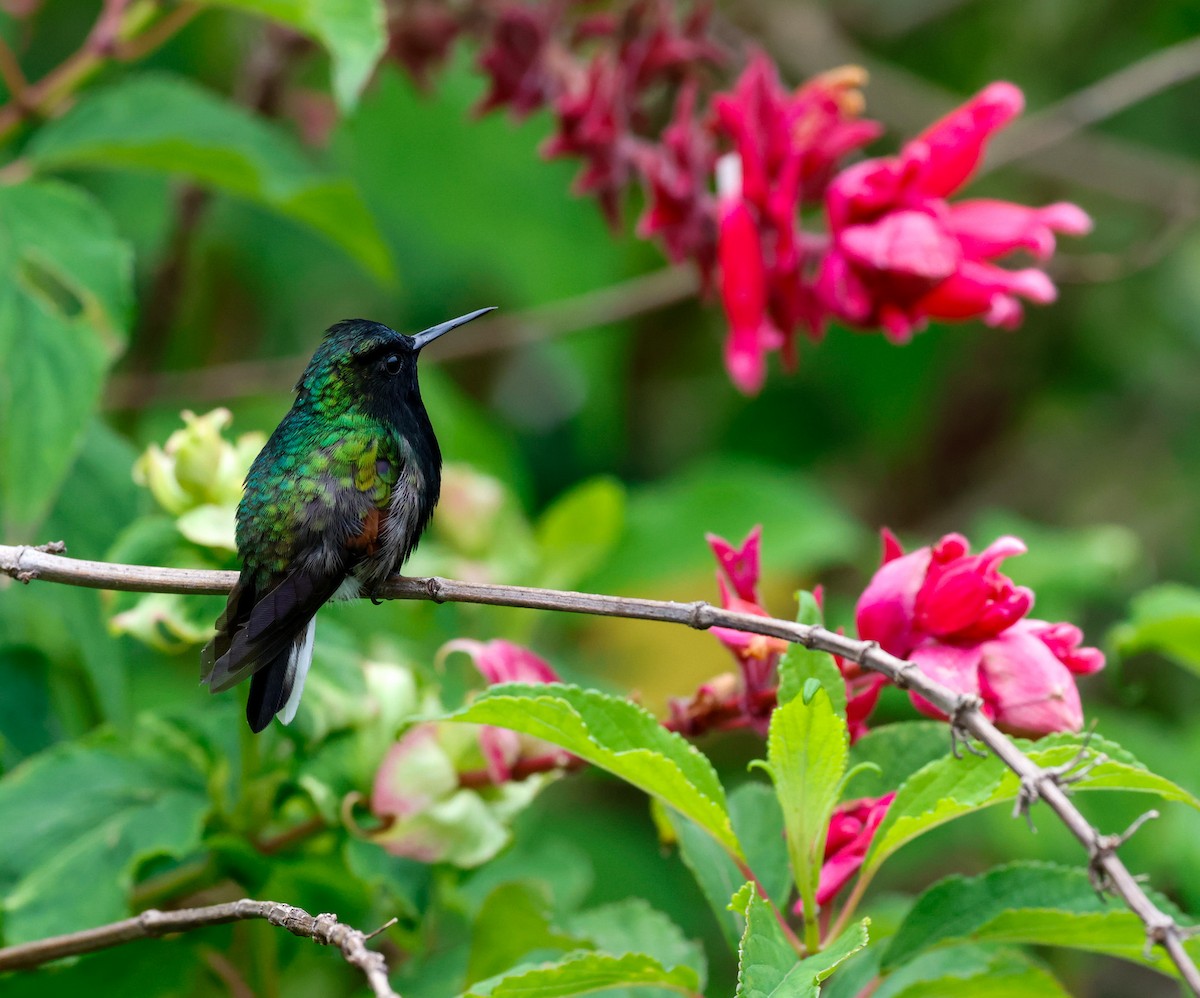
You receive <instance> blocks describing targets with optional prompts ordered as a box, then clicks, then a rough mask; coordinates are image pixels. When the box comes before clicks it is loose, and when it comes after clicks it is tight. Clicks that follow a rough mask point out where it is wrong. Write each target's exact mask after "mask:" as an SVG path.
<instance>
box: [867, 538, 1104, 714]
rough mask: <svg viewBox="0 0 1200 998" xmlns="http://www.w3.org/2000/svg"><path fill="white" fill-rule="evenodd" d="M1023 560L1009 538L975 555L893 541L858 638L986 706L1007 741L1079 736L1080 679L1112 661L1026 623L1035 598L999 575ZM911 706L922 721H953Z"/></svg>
mask: <svg viewBox="0 0 1200 998" xmlns="http://www.w3.org/2000/svg"><path fill="white" fill-rule="evenodd" d="M1024 551H1025V545H1024V544H1023V543H1022V542H1021V541H1020V540H1018V539H1017V538H1015V537H1001V538H1000V539H999V540H997V541H995V542H994V543H993V544H991V545H990V546H989V547H987V548H986V549H985V550H984V551H982V552H980V553H979V554H976V555H972V554H971V553H970V547H969V545H968V544H967V541H966V539H965V538H963V537H962V536H960V535H958V534H948V535H946V536H945V537H943V538H942V540H941V541H940V542H939V543H938V544H936V545H933V546H932V547H923V548H918V549H917V550H916V551H913V552H911V553H909V554H904V553H903V552H902V550H901V549H900V548H899V545H898V544H897V542H896V541H895V538H894V537H892V536H891V535H890V534H885V560H884V564H883V565H882V566H881V567H880V568H879V570H878V571H877V572H876V573H875V575H874V577H873V578H872V579H871V582H870V583H869V584H868V586H867V588H866V590H864V592H863V594H862V596H861V597H860V598H859V601H858V606H857V608H856V621H857V626H858V633H859V637H861V638H863V639H865V640H869V641H878V642H879V644H880V646H881V647H882V648H883V649H884V650H885V651H887V652H890V653H891V654H893V655H897V656H899V657H901V658H907V659H910V660H911V661H913V662H915V663H916V664H917V665H918V666H919V667H920V668H921V669H922V670H923V671H924V672H925V673H926V674H927V675H929V676H930V678H932V679H934V680H936V681H938V682H940V683H942V684H943V685H945V686H948V687H949V688H950V689H952V690H954V691H955V692H957V693H961V694H969V695H974V696H978V697H980V698H981V700H982V701H983V708H982V709H983V711H984V713H985V714H986V715H987V716H988V717H989V718H991V719H992V720H993V721H995V722H996V724H997V726H999V727H1001V728H1002V729H1003V730H1005V731H1008V732H1010V733H1012V734H1017V735H1027V736H1030V737H1038V736H1040V735H1045V734H1049V733H1050V732H1052V731H1078V730H1079V729H1080V727H1081V726H1082V723H1083V710H1082V706H1081V704H1080V701H1079V692H1078V690H1077V689H1076V687H1075V681H1074V678H1073V673H1075V674H1086V673H1090V672H1095V671H1097V670H1099V669H1101V668H1103V667H1104V656H1103V654H1102V653H1101V652H1100V651H1099V650H1097V649H1095V648H1085V647H1081V644H1082V641H1083V635H1082V633H1081V632H1080V630H1079V629H1078V628H1077V627H1074V626H1073V625H1071V624H1066V623H1060V624H1051V623H1047V622H1046V621H1040V620H1032V619H1029V618H1026V616H1025V615H1026V614H1027V613H1028V612H1029V610H1030V609H1031V607H1032V606H1033V593H1032V592H1030V591H1029V590H1028V589H1026V588H1024V587H1022V586H1017V585H1014V584H1013V582H1012V580H1011V579H1009V578H1008V577H1007V576H1005V575H1003V574H1002V573H1001V572H1000V571H999V567H998V566H999V563H1000V562H1001V561H1002V560H1003V559H1004V558H1007V557H1010V556H1011V555H1015V554H1021V553H1023V552H1024ZM910 696H911V698H912V701H913V703H914V704H915V705H916V707H917V708H918V709H919V710H920V711H922V712H923V713H925V714H927V715H929V716H931V717H939V718H940V717H944V716H945V715H944V714H943V713H942V712H941V711H939V710H938V709H937V708H936V707H934V706H933V705H932V704H931V703H929V702H928V701H927V700H925V699H924V698H922V697H920V696H919V695H917V694H915V693H911V694H910Z"/></svg>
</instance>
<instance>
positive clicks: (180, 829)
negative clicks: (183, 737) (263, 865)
mask: <svg viewBox="0 0 1200 998" xmlns="http://www.w3.org/2000/svg"><path fill="white" fill-rule="evenodd" d="M82 788H86V792H81V789H82ZM208 809H209V801H208V796H207V794H206V793H205V791H204V787H203V784H202V783H201V780H200V777H199V775H198V774H194V773H191V772H190V771H188V770H185V769H183V768H182V767H175V766H171V765H169V764H167V763H165V762H163V761H161V760H159V759H157V758H148V757H142V756H138V755H135V754H133V753H132V752H131V751H129V750H128V749H127V748H125V747H124V746H122V745H120V744H118V743H116V742H115V740H112V739H97V740H95V741H94V742H93V743H91V744H81V743H78V742H72V743H67V744H63V745H59V746H56V747H55V748H52V749H49V750H48V751H46V752H43V753H42V754H41V755H38V756H35V757H34V758H33V759H30V760H29V761H27V762H25V763H23V764H22V765H20V766H18V767H17V768H16V769H14V770H13V771H12V772H11V773H9V774H8V775H7V776H5V777H4V778H3V779H2V780H0V814H4V815H16V816H20V817H19V819H18V820H12V821H6V822H5V827H4V840H5V841H4V849H3V850H0V897H3V902H2V907H0V911H2V912H3V920H2V921H3V929H4V938H5V941H6V942H7V943H9V944H14V943H20V942H26V941H28V940H31V939H40V938H42V937H45V936H51V935H56V934H58V933H62V932H68V931H73V930H77V929H83V928H89V927H91V926H94V925H99V924H102V923H104V922H110V921H115V920H116V919H119V918H122V917H123V916H125V915H126V914H128V909H127V905H126V895H127V893H128V891H129V889H130V887H131V886H132V882H133V875H134V873H135V872H136V870H137V868H138V866H139V865H140V864H141V863H142V862H144V861H145V860H147V859H149V858H150V857H152V856H159V855H171V856H178V855H182V854H185V853H187V852H189V851H190V850H192V849H194V848H196V846H197V845H198V844H199V842H200V833H201V829H202V826H203V821H204V817H205V815H206V814H207V812H208ZM81 884H87V885H88V888H87V890H86V891H83V890H80V885H81Z"/></svg>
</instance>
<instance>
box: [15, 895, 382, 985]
mask: <svg viewBox="0 0 1200 998" xmlns="http://www.w3.org/2000/svg"><path fill="white" fill-rule="evenodd" d="M251 918H265V919H266V920H267V921H268V922H270V923H271V924H272V925H277V926H279V927H280V928H283V929H287V930H288V932H290V933H291V934H292V935H294V936H302V937H304V938H306V939H311V940H312V941H313V942H315V943H317V944H319V945H321V946H336V947H337V948H338V949H340V950H341V951H342V956H343V957H345V958H346V962H347V963H349V964H352V965H353V966H355V967H357V968H358V969H359V970H361V971H362V972H363V974H364V975H365V976H366V978H367V983H368V984H369V985H370V986H371V991H372V993H373V994H375V996H376V998H400V996H399V995H398V994H397V993H396V992H395V991H393V990H392V986H391V984H389V983H388V969H387V963H386V962H385V961H384V959H383V954H381V953H378V952H376V951H375V950H373V949H369V948H368V947H367V940H368V939H369V938H370V936H368V935H367V934H366V933H365V932H360V931H359V930H358V929H352V928H351V927H350V926H348V925H343V924H342V923H341V922H339V921H338V920H337V916H336V915H328V914H327V915H317V916H315V917H314V916H312V915H310V914H309V913H308V912H306V911H304V910H303V909H301V908H295V907H293V906H292V905H290V904H282V903H280V902H279V901H251V900H250V899H249V898H243V899H242V900H241V901H230V902H228V903H227V904H212V905H208V906H206V907H204V908H180V909H179V910H178V911H156V910H154V909H151V910H150V911H143V912H142V913H141V914H140V915H137V916H135V917H134V918H127V919H125V920H124V921H121V922H113V923H112V924H110V925H102V926H100V927H99V928H95V929H85V930H84V931H82V932H70V933H67V934H66V935H63V936H54V937H53V938H51V939H39V940H37V941H36V942H32V943H22V944H21V945H19V946H9V947H8V948H6V949H0V971H5V970H30V969H32V968H34V967H40V966H41V965H42V964H44V963H49V962H50V961H51V960H61V959H62V958H63V957H67V956H78V955H80V954H81V953H93V952H95V951H96V950H99V949H107V948H108V947H110V946H119V945H120V944H121V943H128V942H133V941H134V940H135V939H153V938H157V937H159V936H166V935H171V934H172V933H175V932H190V931H192V930H193V929H202V928H204V927H206V926H209V925H225V924H226V923H228V922H241V921H245V920H247V919H251Z"/></svg>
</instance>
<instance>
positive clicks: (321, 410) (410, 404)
mask: <svg viewBox="0 0 1200 998" xmlns="http://www.w3.org/2000/svg"><path fill="white" fill-rule="evenodd" d="M490 311H492V309H491V308H481V309H477V310H476V311H474V312H470V313H468V314H467V315H460V316H459V317H458V318H457V319H450V320H449V321H447V322H443V323H440V324H438V325H436V326H432V327H430V328H429V329H426V330H424V331H422V332H419V333H416V334H414V335H411V336H410V335H407V334H405V333H398V332H396V330H394V329H391V328H389V327H388V326H385V325H383V323H380V322H370V321H368V320H366V319H345V320H343V321H342V322H338V323H335V324H334V325H332V326H330V327H329V329H328V330H327V331H326V333H325V337H324V339H323V340H322V341H321V344H320V345H319V346H318V347H317V349H316V352H315V353H314V354H313V357H312V360H310V361H309V363H308V366H307V367H306V368H305V369H304V373H303V374H302V375H301V377H300V381H299V382H298V383H297V385H296V399H295V402H294V403H293V404H292V408H291V410H290V411H289V412H288V414H287V415H286V416H284V417H283V420H282V421H281V422H280V423H279V425H278V426H277V427H276V428H275V432H274V433H272V434H271V437H270V439H269V440H268V441H267V443H266V446H264V447H263V449H262V451H261V452H260V453H259V455H258V456H257V457H256V458H255V459H254V463H253V464H252V465H251V466H250V471H249V473H248V474H247V475H246V481H245V489H244V491H243V493H242V499H241V502H239V503H238V509H237V533H236V536H237V547H238V555H239V556H240V558H241V562H242V570H241V573H240V575H239V576H238V580H237V583H236V584H235V585H234V587H233V590H232V591H231V592H230V594H229V602H228V603H227V604H226V606H225V611H224V612H223V613H222V614H221V616H220V617H219V618H218V620H217V625H216V626H217V634H216V636H215V637H214V638H213V639H212V641H210V642H209V643H208V644H207V645H206V646H205V647H204V650H203V651H202V652H201V653H200V664H201V682H202V683H206V684H207V685H208V686H209V688H210V690H211V691H212V692H213V693H220V692H221V691H222V690H227V689H229V688H231V687H233V686H236V685H237V684H238V683H240V682H241V681H242V680H243V679H245V678H246V677H247V676H249V677H250V696H249V700H248V703H247V705H246V720H247V721H249V722H250V729H251V730H252V731H254V732H259V731H262V730H263V729H264V728H265V727H266V726H267V725H268V724H270V723H271V718H272V717H274V716H276V715H277V714H278V715H279V717H280V720H281V721H282V722H283V723H284V724H288V723H290V722H291V720H292V719H293V718H294V717H295V716H296V709H297V707H298V706H299V705H300V694H301V691H302V690H303V689H304V679H305V676H307V674H308V669H309V666H310V665H311V664H312V650H313V634H314V629H315V625H316V619H315V618H316V612H317V610H318V608H319V607H320V606H321V605H322V604H323V603H325V602H326V601H327V600H330V599H333V598H335V597H337V598H343V599H352V598H354V597H356V596H359V595H368V596H369V595H371V594H372V593H374V592H375V590H376V589H377V587H378V586H379V585H380V584H381V583H382V582H383V581H384V580H385V579H387V578H388V576H390V575H393V574H394V573H395V572H396V571H398V570H399V568H400V566H401V565H403V564H404V562H405V560H406V559H407V558H408V556H409V555H410V554H412V552H413V550H414V549H415V548H416V546H417V542H418V541H419V540H420V538H421V534H422V533H423V532H424V530H425V528H426V527H427V526H428V525H429V520H430V517H431V516H432V515H433V508H434V506H436V505H437V501H438V494H439V492H440V491H441V483H442V452H441V450H440V449H439V447H438V442H437V437H436V436H435V435H434V432H433V426H432V424H431V423H430V422H429V414H428V413H427V412H426V411H425V404H424V403H423V402H422V401H421V389H420V386H419V385H418V382H417V358H418V356H419V354H420V352H421V349H422V348H423V347H425V346H426V345H427V344H429V343H432V342H433V341H434V340H435V339H437V338H438V337H439V336H441V335H442V334H443V333H448V332H449V331H450V330H451V329H456V328H457V327H458V326H461V325H463V324H464V323H467V322H470V321H472V320H473V319H478V318H479V317H480V316H481V315H484V314H486V313H487V312H490Z"/></svg>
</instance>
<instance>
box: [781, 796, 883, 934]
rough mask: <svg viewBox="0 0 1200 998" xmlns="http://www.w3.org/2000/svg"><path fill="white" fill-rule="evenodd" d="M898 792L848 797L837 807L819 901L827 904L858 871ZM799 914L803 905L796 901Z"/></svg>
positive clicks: (833, 817)
mask: <svg viewBox="0 0 1200 998" xmlns="http://www.w3.org/2000/svg"><path fill="white" fill-rule="evenodd" d="M895 797H896V794H895V793H894V792H893V793H890V794H886V795H884V796H883V797H865V798H863V799H862V800H852V801H847V802H846V803H845V804H840V805H838V807H837V808H836V809H835V810H834V812H833V814H832V816H831V817H830V819H829V830H828V832H827V833H826V836H825V862H824V863H823V864H822V865H821V878H820V880H819V881H818V883H817V905H818V906H821V907H824V906H825V905H826V904H828V903H829V902H830V901H832V900H833V898H834V897H835V896H836V895H837V893H838V891H840V890H841V889H842V888H843V887H845V886H846V884H847V883H849V882H850V878H851V877H853V876H854V874H855V873H857V872H858V870H859V868H860V867H861V866H862V863H863V860H864V859H865V858H866V855H867V850H868V849H869V848H870V847H871V839H872V838H874V837H875V832H876V831H878V829H879V826H880V824H881V823H882V822H883V819H884V817H885V816H886V815H887V810H888V808H889V807H890V806H891V803H892V801H893V800H894V799H895ZM795 910H796V914H802V913H803V908H802V906H801V905H800V903H799V902H797V904H796V909H795Z"/></svg>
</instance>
